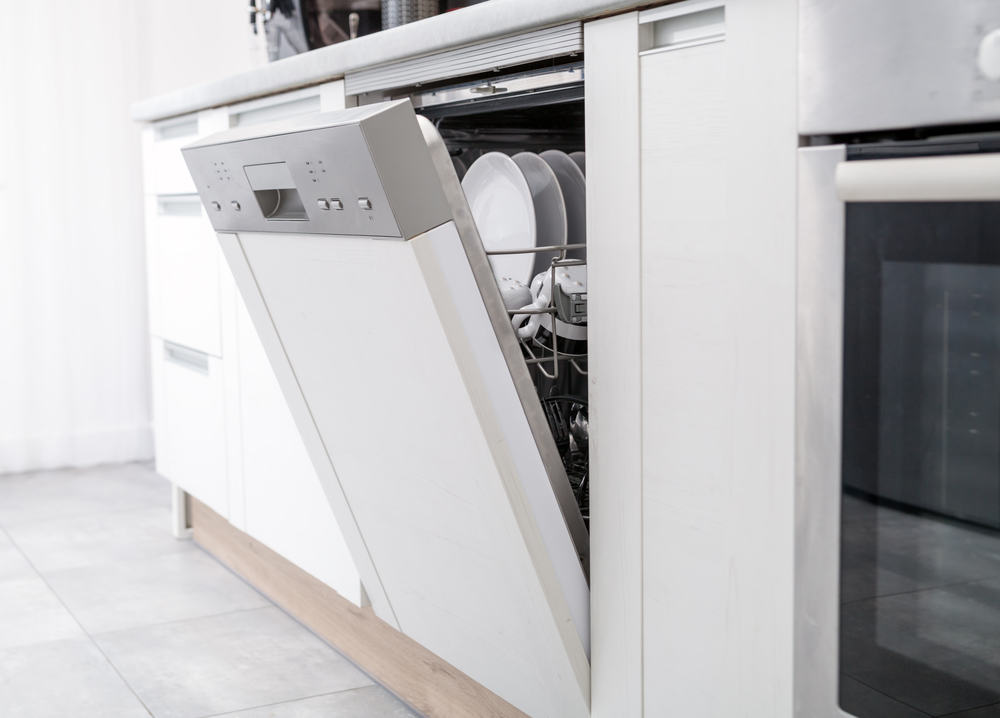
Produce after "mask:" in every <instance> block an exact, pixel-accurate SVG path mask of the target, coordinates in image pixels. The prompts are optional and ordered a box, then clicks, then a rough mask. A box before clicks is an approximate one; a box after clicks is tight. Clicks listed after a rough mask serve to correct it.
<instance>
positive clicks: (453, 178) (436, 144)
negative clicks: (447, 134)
mask: <svg viewBox="0 0 1000 718" xmlns="http://www.w3.org/2000/svg"><path fill="white" fill-rule="evenodd" d="M417 121H418V122H419V124H420V129H421V131H422V132H423V135H424V140H425V141H426V142H427V147H428V149H429V150H430V153H431V160H432V161H433V163H434V168H435V169H436V170H437V174H438V177H439V179H440V181H441V186H442V188H443V189H444V193H445V197H446V198H447V200H448V204H449V205H450V207H451V209H452V213H453V216H454V220H455V225H456V227H457V228H458V234H459V237H460V238H461V240H462V246H463V247H464V249H465V254H466V256H467V257H468V259H469V265H470V266H471V267H472V273H473V276H474V277H475V279H476V284H477V285H478V286H479V291H480V293H481V295H482V297H483V303H484V304H485V305H486V311H487V313H488V315H489V317H490V323H491V324H492V326H493V331H494V333H495V334H496V336H497V341H498V342H499V344H500V349H501V351H502V352H503V356H504V359H505V360H506V362H507V366H508V369H509V370H510V374H511V379H512V380H513V382H514V386H515V388H516V389H517V394H518V397H519V398H520V400H521V404H522V405H523V406H524V413H525V416H526V417H527V420H528V425H529V426H530V427H531V433H532V436H533V437H534V439H535V442H536V443H537V445H538V451H539V454H540V455H541V458H542V462H543V464H544V465H545V469H546V473H547V474H548V476H549V482H550V483H551V485H552V491H553V493H554V494H555V496H556V501H557V502H558V503H559V508H560V509H561V512H562V515H563V518H564V519H565V521H566V527H567V529H568V530H569V533H570V536H571V538H572V539H573V543H574V545H575V546H576V549H577V553H578V554H579V556H580V560H581V563H582V564H583V568H584V572H585V573H587V574H588V575H589V572H590V539H589V536H588V533H587V527H586V525H585V524H584V522H583V517H582V515H581V514H580V509H579V507H578V506H577V503H576V497H575V496H573V491H572V488H571V486H570V483H569V478H568V477H567V476H566V470H565V468H564V467H563V463H562V458H561V457H560V456H559V451H558V449H557V448H556V445H555V441H554V440H553V438H552V432H551V431H550V429H549V425H548V421H547V420H546V418H545V413H544V411H543V410H542V405H541V402H539V400H538V394H537V392H536V391H535V385H534V383H533V382H532V380H531V376H530V375H529V374H528V368H527V365H526V364H525V363H524V357H523V355H522V353H521V344H520V342H519V341H518V339H517V336H516V335H515V334H514V329H513V327H512V326H511V323H510V317H509V315H508V314H507V308H506V307H505V306H504V303H503V298H502V297H501V296H500V289H499V288H498V287H497V283H496V279H495V277H494V275H493V269H492V267H491V266H490V262H489V258H488V257H487V256H486V250H485V249H484V248H483V243H482V240H481V239H480V238H479V231H478V230H477V229H476V224H475V222H474V221H473V219H472V212H471V210H470V209H469V204H468V202H467V201H466V199H465V192H463V191H462V185H461V183H460V182H459V181H458V175H456V174H455V166H454V164H453V163H452V161H451V157H450V156H449V154H448V148H447V147H445V144H444V141H443V140H442V139H441V135H440V134H439V133H438V131H437V129H436V128H435V127H434V125H433V123H432V122H431V121H430V120H428V119H427V118H425V117H421V116H418V117H417Z"/></svg>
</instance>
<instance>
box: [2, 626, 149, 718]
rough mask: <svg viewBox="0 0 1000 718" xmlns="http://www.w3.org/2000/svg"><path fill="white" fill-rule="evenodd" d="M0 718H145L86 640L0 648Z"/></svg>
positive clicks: (141, 710)
mask: <svg viewBox="0 0 1000 718" xmlns="http://www.w3.org/2000/svg"><path fill="white" fill-rule="evenodd" d="M0 716H10V718H15V717H16V718H63V717H69V716H72V718H112V717H113V718H148V717H149V712H148V711H146V709H145V708H144V707H143V706H142V703H140V702H139V700H138V699H137V698H136V697H135V695H134V694H133V693H132V691H130V690H129V688H128V686H126V685H125V683H124V682H123V681H122V679H121V678H120V677H119V676H118V674H117V673H116V672H115V670H114V669H113V668H112V667H111V666H110V665H109V664H108V662H107V661H106V660H105V658H104V656H102V655H101V652H100V651H99V650H98V649H97V647H96V646H95V645H94V644H93V643H92V642H91V641H90V640H89V639H86V638H81V639H75V640H63V641H50V642H48V643H40V644H36V645H33V646H24V647H21V648H11V649H6V650H0Z"/></svg>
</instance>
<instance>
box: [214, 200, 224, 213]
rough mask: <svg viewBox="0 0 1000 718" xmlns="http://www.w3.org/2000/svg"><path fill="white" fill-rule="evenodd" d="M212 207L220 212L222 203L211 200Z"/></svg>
mask: <svg viewBox="0 0 1000 718" xmlns="http://www.w3.org/2000/svg"><path fill="white" fill-rule="evenodd" d="M212 209H214V210H215V211H216V212H220V211H221V210H222V205H221V204H219V203H218V202H214V201H213V202H212Z"/></svg>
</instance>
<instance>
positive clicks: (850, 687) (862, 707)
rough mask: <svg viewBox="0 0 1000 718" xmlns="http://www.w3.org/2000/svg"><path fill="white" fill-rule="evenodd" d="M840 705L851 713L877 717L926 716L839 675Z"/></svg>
mask: <svg viewBox="0 0 1000 718" xmlns="http://www.w3.org/2000/svg"><path fill="white" fill-rule="evenodd" d="M840 707H841V708H843V709H844V710H845V711H847V712H848V713H850V714H851V715H857V716H878V718H927V714H926V713H924V712H923V711H918V710H916V709H914V708H910V707H909V706H908V705H905V704H903V703H900V702H899V701H895V700H893V699H892V698H889V697H888V696H886V695H884V694H882V693H879V692H878V691H876V690H873V689H871V688H869V687H868V686H866V685H865V684H864V683H860V682H859V681H856V680H854V679H853V678H851V677H850V676H841V677H840Z"/></svg>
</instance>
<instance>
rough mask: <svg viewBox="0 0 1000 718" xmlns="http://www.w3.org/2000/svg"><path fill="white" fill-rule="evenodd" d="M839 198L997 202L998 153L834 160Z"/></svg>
mask: <svg viewBox="0 0 1000 718" xmlns="http://www.w3.org/2000/svg"><path fill="white" fill-rule="evenodd" d="M837 198H838V199H840V200H841V201H843V202H996V201H998V200H1000V155H996V154H993V153H986V154H981V155H953V156H950V157H948V156H945V157H906V158H901V159H893V160H857V161H854V162H841V163H840V164H839V165H837Z"/></svg>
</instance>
